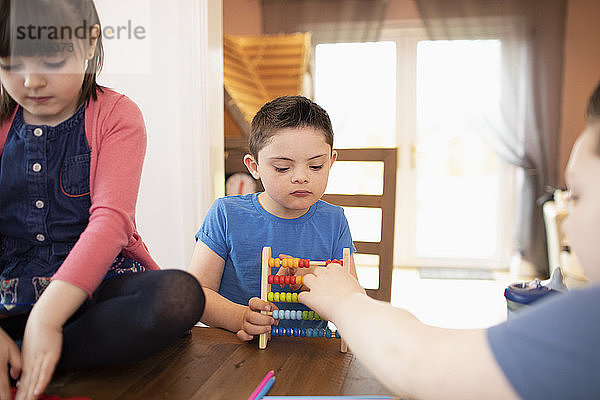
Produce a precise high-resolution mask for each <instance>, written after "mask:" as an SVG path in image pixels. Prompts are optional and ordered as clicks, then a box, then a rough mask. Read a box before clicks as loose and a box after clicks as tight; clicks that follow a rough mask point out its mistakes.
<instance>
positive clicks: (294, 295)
mask: <svg viewBox="0 0 600 400" xmlns="http://www.w3.org/2000/svg"><path fill="white" fill-rule="evenodd" d="M297 302H298V293H292V303H297Z"/></svg>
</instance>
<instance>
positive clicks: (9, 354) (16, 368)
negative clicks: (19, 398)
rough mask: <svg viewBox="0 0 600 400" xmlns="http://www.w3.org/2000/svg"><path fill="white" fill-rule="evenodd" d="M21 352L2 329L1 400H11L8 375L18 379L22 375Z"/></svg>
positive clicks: (0, 357) (0, 344)
mask: <svg viewBox="0 0 600 400" xmlns="http://www.w3.org/2000/svg"><path fill="white" fill-rule="evenodd" d="M21 365H22V361H21V352H20V351H19V348H18V347H17V345H16V344H15V342H14V341H13V340H12V338H11V337H10V336H8V335H7V334H6V332H4V330H2V329H1V328H0V400H11V399H12V395H11V392H10V382H9V379H8V374H9V373H10V376H11V377H12V378H13V379H17V378H18V377H19V375H20V374H21ZM9 366H10V370H9Z"/></svg>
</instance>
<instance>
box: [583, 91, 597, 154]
mask: <svg viewBox="0 0 600 400" xmlns="http://www.w3.org/2000/svg"><path fill="white" fill-rule="evenodd" d="M585 118H586V119H587V121H588V123H589V122H598V121H600V82H599V83H598V85H597V86H596V89H594V91H593V92H592V95H591V96H590V99H589V100H588V105H587V109H586V111H585ZM596 136H600V134H598V135H596ZM596 140H597V145H596V154H597V155H598V156H600V138H599V137H597V138H596Z"/></svg>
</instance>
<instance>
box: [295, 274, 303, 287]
mask: <svg viewBox="0 0 600 400" xmlns="http://www.w3.org/2000/svg"><path fill="white" fill-rule="evenodd" d="M296 285H302V275H298V276H296Z"/></svg>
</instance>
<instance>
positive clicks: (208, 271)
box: [188, 240, 275, 341]
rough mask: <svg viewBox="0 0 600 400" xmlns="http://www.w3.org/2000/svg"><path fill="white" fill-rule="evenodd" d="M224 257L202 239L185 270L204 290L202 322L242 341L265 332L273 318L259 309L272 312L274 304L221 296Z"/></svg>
mask: <svg viewBox="0 0 600 400" xmlns="http://www.w3.org/2000/svg"><path fill="white" fill-rule="evenodd" d="M224 266H225V260H223V259H222V258H221V257H220V256H219V255H218V254H217V253H215V252H214V251H212V250H211V249H210V248H209V247H208V246H207V245H206V244H204V243H203V242H202V241H201V240H198V241H197V242H196V247H195V248H194V254H193V255H192V261H191V263H190V267H189V270H188V272H189V273H191V274H192V275H194V276H195V277H196V279H198V281H199V282H200V283H201V284H202V287H203V289H204V295H205V296H206V306H205V308H204V314H202V319H201V321H202V322H203V323H205V324H207V325H210V326H215V327H219V328H224V329H227V330H228V331H231V332H236V333H237V336H238V338H240V340H243V341H248V340H252V338H253V337H254V336H255V335H260V334H261V333H266V332H268V331H269V330H270V329H271V325H272V324H273V323H274V322H275V320H274V319H273V318H272V317H271V316H268V315H263V314H261V313H260V311H272V310H273V309H275V306H274V305H272V304H271V303H268V302H266V301H263V300H261V299H259V298H257V297H253V298H251V299H250V301H249V303H248V305H247V306H243V305H241V304H236V303H234V302H232V301H230V300H228V299H226V298H225V297H223V296H221V295H220V294H219V293H218V291H219V286H220V284H221V276H222V275H223V268H224Z"/></svg>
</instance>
